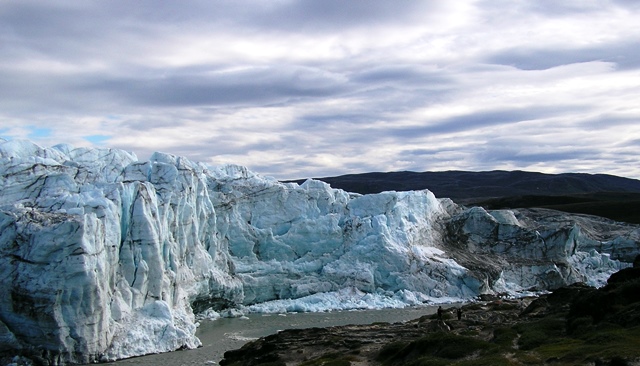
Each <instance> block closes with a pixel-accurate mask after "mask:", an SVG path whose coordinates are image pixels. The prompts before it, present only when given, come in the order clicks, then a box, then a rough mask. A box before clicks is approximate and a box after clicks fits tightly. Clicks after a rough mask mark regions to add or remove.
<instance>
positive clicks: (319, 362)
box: [300, 353, 355, 366]
mask: <svg viewBox="0 0 640 366" xmlns="http://www.w3.org/2000/svg"><path fill="white" fill-rule="evenodd" d="M354 360H355V359H354V357H353V356H348V355H347V356H345V355H343V354H340V353H329V354H326V355H323V356H322V357H319V358H316V359H313V360H309V361H305V362H303V363H301V364H300V366H349V365H351V361H354Z"/></svg>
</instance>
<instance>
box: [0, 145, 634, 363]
mask: <svg viewBox="0 0 640 366" xmlns="http://www.w3.org/2000/svg"><path fill="white" fill-rule="evenodd" d="M0 174H1V177H2V181H1V183H0V281H2V283H1V284H0V354H1V353H3V352H4V353H7V352H9V353H10V352H15V353H22V354H25V355H28V356H29V357H32V358H40V359H41V360H42V361H43V362H49V363H60V364H62V363H70V362H77V363H87V362H93V361H96V360H111V359H117V358H124V357H131V356H136V355H142V354H146V353H155V352H165V351H170V350H175V349H178V348H193V347H197V346H198V345H199V344H200V343H199V340H198V339H197V338H196V337H195V324H194V314H193V313H194V311H195V312H200V311H203V310H206V309H209V308H213V309H217V310H220V309H224V308H228V307H236V306H243V305H245V306H249V305H254V304H260V303H264V302H266V301H280V300H286V299H296V298H306V299H307V300H306V301H315V300H313V299H314V296H316V295H322V294H331V293H336V294H339V295H338V296H343V295H345V294H351V296H360V297H361V298H360V299H355V301H353V302H352V303H361V302H362V301H365V302H366V299H374V300H375V301H377V302H378V303H389V302H385V301H384V300H381V299H384V298H389V299H393V301H392V302H393V303H398V302H401V303H407V304H413V303H419V302H423V301H428V300H434V299H442V298H459V299H468V298H472V297H474V296H477V295H478V294H481V293H495V292H515V291H523V290H527V289H530V288H532V287H533V288H536V289H539V290H541V289H547V288H554V287H557V286H561V285H563V284H567V283H571V282H574V281H583V282H590V283H593V284H599V283H602V281H603V279H604V278H606V277H605V276H606V275H607V274H609V273H611V272H613V271H615V270H617V269H619V268H621V267H623V266H625V265H626V264H625V263H624V262H629V261H631V260H632V259H633V256H634V255H635V254H637V253H638V241H639V240H638V237H639V234H638V228H637V226H631V225H625V224H621V223H613V222H609V221H606V220H600V219H596V218H586V217H577V216H572V215H566V214H558V213H553V212H548V211H535V210H512V211H492V212H487V211H485V210H483V209H480V208H471V209H466V208H464V207H459V206H457V205H455V204H454V203H453V202H451V201H450V200H448V199H436V197H434V196H433V194H432V193H431V192H429V191H418V192H384V193H380V194H375V195H365V196H362V195H357V194H349V193H347V192H344V191H341V190H335V189H331V187H329V186H328V185H327V184H325V183H322V182H319V181H313V180H309V181H307V182H305V183H304V184H302V185H297V184H282V183H279V182H277V181H275V180H273V179H269V178H265V177H261V176H259V175H256V174H254V173H252V172H250V171H248V170H247V169H246V168H244V167H240V166H235V165H225V166H221V167H216V168H207V167H205V166H204V165H201V164H196V163H193V162H190V161H188V160H187V159H184V158H180V157H177V156H173V155H169V154H162V153H156V154H154V155H153V156H152V157H151V159H150V160H149V161H138V159H137V158H136V157H135V156H134V155H133V154H130V153H127V152H124V151H120V150H114V149H86V148H73V147H72V146H69V145H58V146H55V147H53V148H42V147H40V146H37V145H35V144H33V143H31V142H28V141H5V142H2V141H0ZM322 296H324V297H325V298H326V296H331V295H322ZM287 301H288V300H287ZM372 301H373V300H372ZM327 303H329V304H330V303H331V301H329V302H327ZM294 307H295V306H294ZM254 308H259V307H254ZM306 308H307V309H310V308H312V307H306Z"/></svg>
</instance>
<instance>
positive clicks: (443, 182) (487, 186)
mask: <svg viewBox="0 0 640 366" xmlns="http://www.w3.org/2000/svg"><path fill="white" fill-rule="evenodd" d="M317 179H319V180H322V181H324V182H327V183H329V184H331V186H332V187H334V188H340V189H344V190H346V191H349V192H356V193H362V194H366V193H378V192H382V191H407V190H421V189H429V190H430V191H432V192H433V193H434V194H435V195H436V197H441V198H442V197H447V198H451V199H453V200H454V201H455V202H457V203H461V204H465V205H469V206H471V205H475V206H483V207H485V208H487V209H500V208H529V207H543V208H550V209H555V210H559V211H564V212H571V213H582V214H590V215H596V216H602V217H607V218H610V219H613V220H617V221H626V222H632V223H640V212H639V211H638V210H637V207H638V205H640V180H636V179H629V178H623V177H618V176H613V175H606V174H584V173H565V174H544V173H536V172H523V171H488V172H466V171H445V172H421V173H418V172H389V173H364V174H349V175H342V176H337V177H325V178H317ZM302 181H303V180H298V181H297V182H302Z"/></svg>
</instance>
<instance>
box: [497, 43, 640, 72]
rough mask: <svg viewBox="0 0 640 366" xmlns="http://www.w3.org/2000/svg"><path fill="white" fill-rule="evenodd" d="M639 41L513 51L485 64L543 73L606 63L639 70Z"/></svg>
mask: <svg viewBox="0 0 640 366" xmlns="http://www.w3.org/2000/svg"><path fill="white" fill-rule="evenodd" d="M639 48H640V39H635V40H627V41H625V42H623V43H615V44H606V45H602V46H600V47H582V48H580V47H575V46H570V47H568V48H562V49H560V48H555V49H554V48H545V49H540V48H510V49H506V50H503V51H500V52H499V53H497V54H494V55H491V56H489V57H487V59H486V62H488V63H495V64H501V65H508V66H514V67H517V68H519V69H522V70H544V69H549V68H552V67H556V66H561V65H567V64H574V63H581V62H592V61H604V62H611V63H614V64H615V65H616V66H617V68H618V69H619V70H628V69H638V68H640V53H638V52H637V50H638V49H639Z"/></svg>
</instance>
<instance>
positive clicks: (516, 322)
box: [220, 263, 640, 366]
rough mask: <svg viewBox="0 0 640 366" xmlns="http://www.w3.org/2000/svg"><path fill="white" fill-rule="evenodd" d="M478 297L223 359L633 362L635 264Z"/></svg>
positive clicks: (244, 363) (282, 337) (271, 341)
mask: <svg viewBox="0 0 640 366" xmlns="http://www.w3.org/2000/svg"><path fill="white" fill-rule="evenodd" d="M483 300H484V301H480V302H477V303H472V304H468V305H465V306H463V307H462V308H461V311H462V314H461V317H460V319H458V317H457V313H456V310H457V309H456V308H449V309H445V310H444V311H443V313H442V315H441V316H440V317H439V316H438V315H437V314H434V315H432V316H424V317H422V318H420V319H416V320H413V321H409V322H405V323H393V324H390V323H375V324H370V325H348V326H341V327H331V328H312V329H303V330H285V331H281V332H279V333H277V334H274V335H271V336H268V337H264V338H261V339H259V340H256V341H254V342H251V343H249V344H247V345H245V346H244V347H242V348H241V349H239V350H234V351H229V352H227V353H225V356H224V360H222V361H221V362H220V364H221V365H223V366H250V365H271V366H276V365H278V366H284V365H287V366H290V365H303V366H320V365H326V366H343V365H344V366H346V365H353V366H357V365H363V366H364V365H450V364H455V365H611V366H614V365H640V266H639V265H638V263H636V265H635V266H634V268H627V269H624V270H622V271H620V272H617V273H615V274H614V275H613V276H611V278H610V279H609V281H608V284H607V285H606V286H605V287H603V288H600V289H595V288H592V287H588V286H585V285H583V284H575V285H572V286H569V287H564V288H561V289H558V290H556V291H554V292H553V293H550V294H547V295H543V296H540V297H538V298H525V299H501V298H497V297H496V298H485V299H483Z"/></svg>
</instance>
